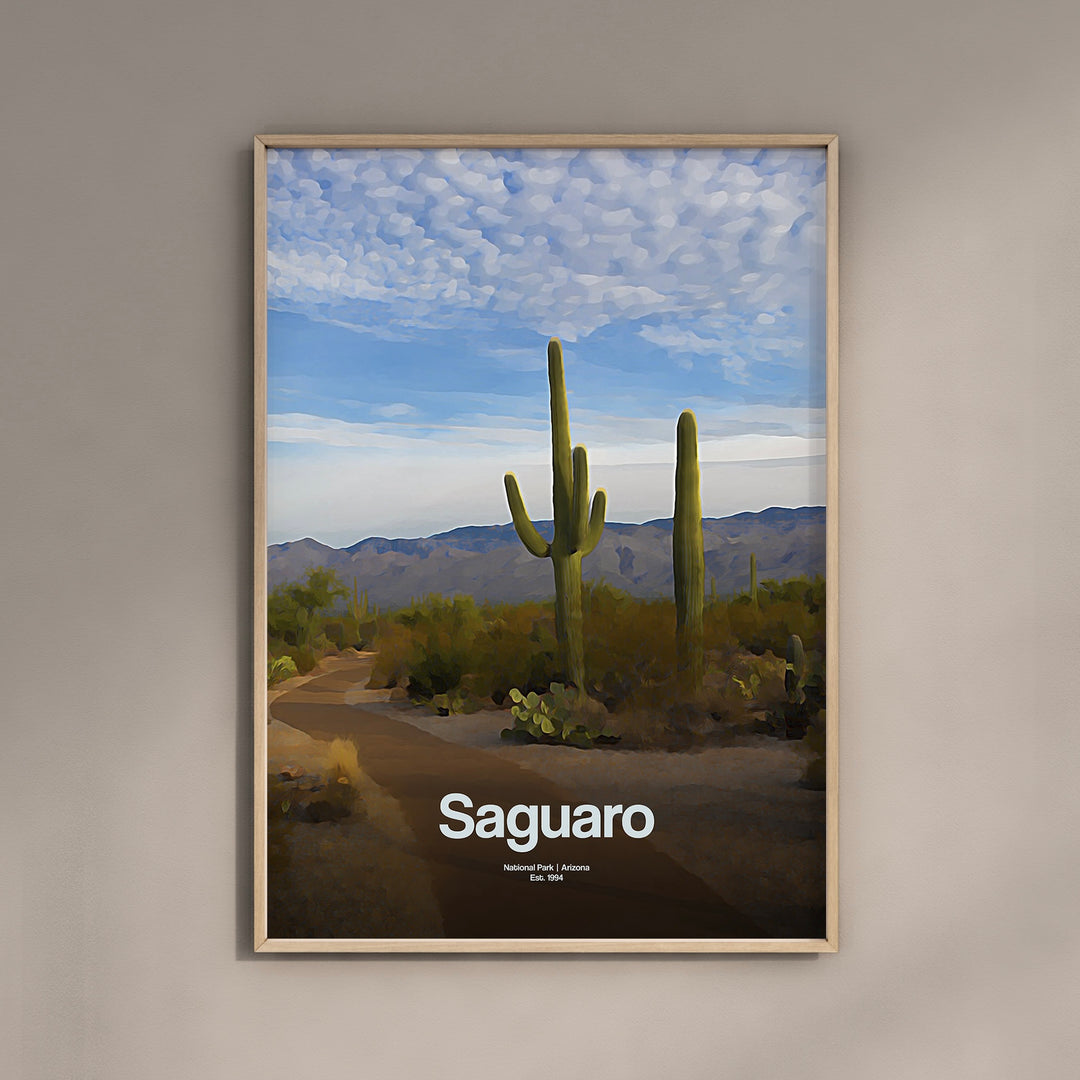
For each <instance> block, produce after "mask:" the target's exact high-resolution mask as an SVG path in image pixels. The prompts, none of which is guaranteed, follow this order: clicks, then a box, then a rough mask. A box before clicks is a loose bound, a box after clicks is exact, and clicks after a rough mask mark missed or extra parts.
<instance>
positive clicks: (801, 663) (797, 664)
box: [784, 634, 806, 705]
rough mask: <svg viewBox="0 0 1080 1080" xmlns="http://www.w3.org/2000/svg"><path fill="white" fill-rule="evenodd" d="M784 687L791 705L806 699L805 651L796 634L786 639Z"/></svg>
mask: <svg viewBox="0 0 1080 1080" xmlns="http://www.w3.org/2000/svg"><path fill="white" fill-rule="evenodd" d="M784 689H785V690H786V691H787V696H788V701H789V702H791V704H792V705H802V704H803V703H804V702H805V701H806V651H805V650H804V649H803V643H802V638H801V637H799V635H798V634H792V635H791V636H790V637H789V638H788V639H787V663H786V664H785V666H784Z"/></svg>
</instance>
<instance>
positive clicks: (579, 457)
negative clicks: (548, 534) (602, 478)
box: [503, 338, 607, 689]
mask: <svg viewBox="0 0 1080 1080" xmlns="http://www.w3.org/2000/svg"><path fill="white" fill-rule="evenodd" d="M548 387H549V388H550V391H551V471H552V474H553V477H554V483H553V489H552V495H553V498H552V502H553V504H554V511H555V535H554V536H553V537H552V540H551V543H550V544H549V543H548V542H547V541H546V540H545V539H544V538H543V537H542V536H541V535H540V534H539V533H538V532H537V531H536V526H535V525H534V524H533V523H532V521H531V520H530V518H529V514H528V511H526V509H525V501H524V500H523V499H522V497H521V490H520V489H519V487H518V482H517V477H516V476H514V474H513V473H512V472H508V473H507V474H506V476H505V478H504V481H503V482H504V484H505V486H506V501H507V502H508V503H509V504H510V516H511V517H512V518H513V520H514V530H515V531H516V532H517V534H518V539H519V540H521V542H522V543H523V544H524V545H525V548H526V550H527V551H528V552H529V553H530V554H532V555H535V556H536V557H537V558H538V559H550V560H551V564H552V568H553V569H554V571H555V633H556V636H557V637H558V639H559V650H560V652H561V653H562V656H561V660H562V665H563V668H564V669H565V671H566V677H567V679H568V680H569V681H570V682H572V683H573V684H574V685H575V686H577V687H578V688H579V689H583V688H584V686H585V642H584V636H583V634H582V616H581V560H582V559H583V558H584V557H585V556H586V555H588V554H589V553H590V552H591V551H592V550H593V549H594V548H595V547H596V545H597V544H598V543H600V534H601V533H602V532H603V531H604V512H605V511H606V509H607V495H606V494H605V492H604V490H603V488H600V489H598V490H597V492H596V494H595V495H594V496H593V500H592V508H591V509H589V458H588V454H587V452H586V450H585V447H584V446H575V447H574V449H573V453H571V451H570V408H569V406H568V405H567V402H566V376H565V374H564V373H563V356H562V345H561V344H560V343H559V339H558V338H552V339H551V341H549V342H548Z"/></svg>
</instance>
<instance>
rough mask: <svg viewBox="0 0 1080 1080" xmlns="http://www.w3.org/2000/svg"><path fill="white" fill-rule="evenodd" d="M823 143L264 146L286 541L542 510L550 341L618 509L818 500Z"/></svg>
mask: <svg viewBox="0 0 1080 1080" xmlns="http://www.w3.org/2000/svg"><path fill="white" fill-rule="evenodd" d="M824 174H825V156H824V151H823V150H767V151H741V150H693V151H670V150H637V151H623V150H584V151H574V150H566V151H563V150H530V151H520V150H508V151H497V150H496V151H489V150H468V151H464V150H463V151H454V150H429V151H407V150H345V151H334V152H327V151H321V150H315V151H311V150H277V151H274V150H272V151H270V153H269V179H268V246H269V256H268V267H267V280H268V295H269V307H270V311H269V350H268V351H269V413H270V415H269V440H270V442H269V540H270V542H271V543H278V542H281V541H284V540H294V539H298V538H300V537H303V536H313V537H315V538H316V539H319V540H321V541H323V542H324V543H328V544H333V545H335V546H340V545H345V544H351V543H353V542H355V541H356V540H359V539H362V538H364V537H367V536H375V535H382V536H426V535H430V534H431V533H433V532H438V531H442V530H444V529H449V528H454V527H456V526H459V525H470V524H489V523H493V522H503V521H508V520H509V512H508V510H507V508H506V503H505V496H504V494H503V485H502V476H503V473H504V472H505V471H507V470H513V471H514V472H516V473H517V474H518V478H519V479H520V480H521V483H522V489H523V492H524V495H525V498H526V502H527V504H528V506H529V510H530V512H531V514H532V515H533V517H534V518H543V517H550V514H551V471H550V455H551V450H550V442H549V439H550V435H549V426H548V402H547V379H546V374H545V364H546V344H547V340H548V338H549V337H552V336H558V337H560V338H561V339H562V341H563V345H564V351H565V356H566V377H567V385H568V389H569V393H570V419H571V427H572V430H573V438H574V442H575V443H577V442H582V443H585V445H586V446H587V447H588V449H589V463H590V471H591V474H592V475H591V479H592V483H593V486H594V487H595V486H602V487H605V488H606V489H607V492H608V518H609V520H612V521H646V520H649V519H651V518H658V517H670V515H671V510H672V501H673V469H674V441H675V424H676V421H677V419H678V416H679V412H680V411H681V410H682V409H684V408H692V409H694V411H695V412H696V414H697V417H698V427H699V432H700V437H701V458H702V504H703V510H704V513H705V514H706V516H721V515H724V514H730V513H737V512H739V511H741V510H760V509H763V508H765V507H766V506H777V505H779V506H803V505H817V504H821V503H823V502H824V494H825V493H824V484H825V475H824V405H825V401H824V393H825V377H824V370H825V360H824V357H825V326H824V296H825V218H824V212H825V199H824Z"/></svg>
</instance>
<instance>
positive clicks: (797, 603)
mask: <svg viewBox="0 0 1080 1080" xmlns="http://www.w3.org/2000/svg"><path fill="white" fill-rule="evenodd" d="M823 589H824V586H823V583H822V582H821V581H820V579H818V581H814V582H811V581H809V580H808V579H805V578H802V579H795V580H794V581H792V582H783V583H782V584H779V585H778V584H777V583H775V582H764V583H762V587H761V588H760V590H759V606H758V608H754V607H753V606H751V604H750V603H749V601H748V599H747V598H745V597H743V598H738V599H736V600H733V601H730V602H726V603H725V602H717V603H713V604H710V605H709V606H708V607H707V608H706V610H705V613H704V640H705V649H706V658H707V666H708V668H709V669H710V670H712V671H713V672H714V674H713V675H712V676H710V677H709V679H707V680H706V681H707V682H710V683H711V685H712V686H713V691H712V693H713V696H715V695H716V692H719V694H720V697H721V698H723V701H721V702H719V703H718V704H717V708H718V709H720V707H721V705H722V706H723V711H726V712H731V711H737V710H738V709H739V708H744V706H741V705H740V704H739V703H740V702H746V701H751V700H753V701H756V702H757V703H758V706H759V707H767V706H766V705H765V704H764V702H765V701H766V700H767V701H768V702H769V703H770V704H771V702H772V700H773V699H774V698H777V696H778V695H779V700H780V701H782V700H783V662H782V661H779V662H778V661H777V659H776V658H777V657H783V656H784V655H785V651H786V648H787V643H788V639H789V637H790V636H791V635H793V634H796V635H798V636H799V637H800V638H801V640H802V641H803V642H804V644H805V647H806V677H805V693H806V697H807V702H808V707H809V708H810V709H811V710H816V709H818V708H821V707H822V706H823V704H824V666H823V662H822V657H823V647H824V633H825V627H824V618H825V612H824V607H823V606H822V605H823V602H824V592H823ZM819 600H820V601H821V604H819V603H818V601H819ZM811 607H813V609H814V610H811ZM582 609H583V612H582V613H583V623H584V634H583V636H584V645H585V672H586V680H585V681H586V690H587V693H588V694H589V695H590V697H592V698H593V699H595V700H599V701H601V702H603V704H604V705H605V706H606V708H607V709H608V710H609V711H611V712H614V711H617V710H621V709H624V708H633V709H639V710H640V709H664V708H666V707H667V706H669V705H671V704H673V703H675V702H677V701H679V700H681V699H682V696H683V695H684V689H681V688H680V687H679V685H678V679H677V667H678V665H677V651H676V635H675V605H674V603H673V601H672V600H670V599H667V598H665V599H657V600H652V599H649V600H640V599H636V598H634V597H632V596H630V595H629V594H627V593H624V592H621V591H620V590H618V589H614V588H612V587H611V586H609V585H606V584H603V583H592V584H588V585H586V586H585V587H584V591H583V597H582ZM372 629H373V632H374V640H373V643H372V647H373V648H374V649H375V650H376V652H377V654H378V655H377V657H376V660H375V665H374V669H373V672H372V676H371V681H370V682H369V684H368V685H369V686H370V687H372V688H379V687H389V686H395V685H396V686H406V687H407V688H408V692H409V695H410V696H411V697H412V698H413V699H414V700H417V701H421V702H425V703H428V704H431V705H432V706H433V707H434V708H436V709H438V710H439V711H440V712H443V713H444V714H449V713H456V712H463V711H469V710H471V709H472V708H475V707H476V706H477V705H478V704H479V703H481V702H482V701H484V700H485V699H491V700H493V701H494V702H495V704H502V703H503V701H504V700H505V699H506V698H507V696H508V695H509V694H510V691H511V690H512V689H517V690H519V691H520V692H521V693H522V694H524V695H528V694H530V693H535V694H537V695H543V694H545V693H547V692H548V687H550V686H551V685H552V684H563V683H565V682H566V681H567V673H566V672H565V671H562V670H561V669H560V662H559V649H558V644H557V641H556V638H555V619H554V611H553V606H552V604H550V603H543V604H541V603H533V602H526V603H521V604H478V603H476V602H475V601H474V600H472V599H471V598H470V597H462V596H458V597H453V598H446V597H442V596H427V597H424V598H423V599H421V600H418V601H414V602H412V603H411V604H409V606H408V607H405V608H402V609H401V610H399V611H397V612H394V613H391V614H389V615H383V616H381V617H380V618H379V619H378V625H377V626H373V628H372ZM325 631H326V637H327V638H328V639H329V640H330V641H335V638H336V633H337V631H336V627H335V626H334V625H333V620H330V621H328V622H327V624H326V627H325ZM748 654H753V656H754V657H759V658H761V661H762V665H763V666H761V669H760V670H757V668H754V670H757V674H758V682H757V687H755V688H754V689H751V690H750V693H749V697H747V695H746V693H745V692H744V691H742V690H740V689H739V688H738V685H737V684H736V683H735V682H733V681H732V678H731V676H732V674H736V675H738V676H739V678H740V679H742V680H743V682H744V683H746V685H747V688H748V689H749V683H747V679H748V678H749V677H750V675H751V674H753V671H752V670H750V669H748V668H747V667H746V662H745V661H746V659H747V658H748ZM297 662H298V666H299V664H300V661H299V660H298V661H297ZM778 663H779V668H778V670H779V674H777V672H776V670H774V669H776V668H777V664H778ZM722 684H726V686H723V685H722ZM706 698H709V694H708V693H707V694H706ZM703 704H705V705H707V704H708V701H703Z"/></svg>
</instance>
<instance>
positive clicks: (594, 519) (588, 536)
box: [579, 488, 607, 558]
mask: <svg viewBox="0 0 1080 1080" xmlns="http://www.w3.org/2000/svg"><path fill="white" fill-rule="evenodd" d="M606 512H607V492H606V491H604V489H603V488H597V489H596V494H595V495H594V496H593V500H592V512H591V513H590V514H589V527H588V529H587V530H586V532H585V538H584V539H583V540H582V542H581V547H580V549H579V550H580V551H581V555H582V558H584V557H585V556H586V555H588V554H590V553H591V552H592V551H593V550H594V549H595V547H596V545H597V544H599V543H600V534H601V533H603V531H604V514H605V513H606Z"/></svg>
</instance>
